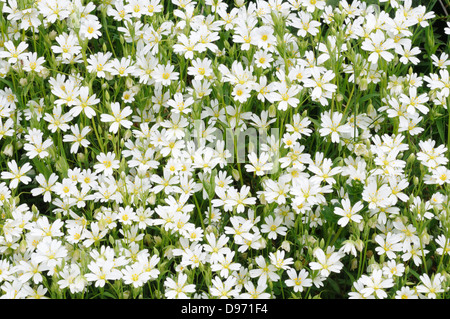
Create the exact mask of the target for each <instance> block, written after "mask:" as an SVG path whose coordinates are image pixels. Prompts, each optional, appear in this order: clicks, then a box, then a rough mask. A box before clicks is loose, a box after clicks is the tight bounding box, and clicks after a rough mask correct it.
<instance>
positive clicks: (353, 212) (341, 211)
mask: <svg viewBox="0 0 450 319" xmlns="http://www.w3.org/2000/svg"><path fill="white" fill-rule="evenodd" d="M341 203H342V208H340V207H336V208H335V209H334V213H335V214H336V215H339V216H342V218H340V219H339V220H338V225H340V226H341V227H345V226H346V225H347V224H348V223H349V222H350V221H354V222H355V223H360V222H361V220H362V219H363V218H362V216H361V215H359V214H357V213H358V212H359V211H360V210H361V209H362V208H363V207H364V206H363V204H362V203H361V202H357V203H356V204H355V205H353V207H352V205H351V203H350V200H349V199H348V198H344V199H343V200H342V201H341Z"/></svg>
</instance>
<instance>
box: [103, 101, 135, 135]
mask: <svg viewBox="0 0 450 319" xmlns="http://www.w3.org/2000/svg"><path fill="white" fill-rule="evenodd" d="M111 111H112V114H113V115H110V114H102V115H101V117H100V120H101V121H102V122H112V124H111V126H110V127H109V131H110V132H111V133H117V131H118V130H119V127H120V126H123V127H124V128H127V129H128V128H130V127H131V125H132V124H133V122H131V121H129V120H127V119H126V117H127V116H129V115H130V114H131V113H133V111H132V110H131V108H130V107H129V106H126V107H125V108H124V109H123V110H120V104H119V103H117V102H114V103H112V104H111Z"/></svg>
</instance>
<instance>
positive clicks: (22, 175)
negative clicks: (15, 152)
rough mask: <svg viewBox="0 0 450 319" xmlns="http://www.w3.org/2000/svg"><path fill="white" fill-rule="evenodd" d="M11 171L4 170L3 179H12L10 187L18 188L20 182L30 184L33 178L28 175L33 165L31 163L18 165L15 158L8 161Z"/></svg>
mask: <svg viewBox="0 0 450 319" xmlns="http://www.w3.org/2000/svg"><path fill="white" fill-rule="evenodd" d="M8 168H9V172H2V174H1V177H2V179H10V180H11V182H10V184H9V188H11V189H12V188H16V187H17V186H18V185H19V182H22V183H24V184H28V183H29V182H31V178H30V177H28V176H26V173H27V172H29V171H30V170H31V169H32V168H33V167H32V166H31V165H30V163H25V164H24V165H23V166H18V165H17V163H16V161H15V160H12V161H11V162H8Z"/></svg>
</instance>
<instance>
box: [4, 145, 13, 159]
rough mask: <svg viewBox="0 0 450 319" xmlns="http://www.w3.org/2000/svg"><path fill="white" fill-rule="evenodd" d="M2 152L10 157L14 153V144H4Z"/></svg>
mask: <svg viewBox="0 0 450 319" xmlns="http://www.w3.org/2000/svg"><path fill="white" fill-rule="evenodd" d="M3 154H4V155H6V156H8V157H11V156H13V154H14V146H13V145H12V143H11V144H8V145H6V147H5V149H4V150H3Z"/></svg>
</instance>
